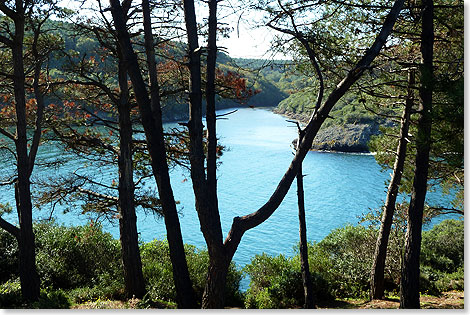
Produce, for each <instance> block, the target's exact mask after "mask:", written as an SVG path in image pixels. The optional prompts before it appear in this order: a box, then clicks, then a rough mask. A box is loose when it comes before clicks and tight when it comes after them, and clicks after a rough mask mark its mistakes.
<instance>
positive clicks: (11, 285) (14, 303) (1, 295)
mask: <svg viewBox="0 0 470 315" xmlns="http://www.w3.org/2000/svg"><path fill="white" fill-rule="evenodd" d="M70 304H71V303H70V300H69V298H68V297H67V295H66V293H65V292H64V291H62V290H51V289H41V293H40V297H39V301H37V302H34V303H32V304H25V303H24V302H23V299H22V297H21V285H20V280H19V279H15V280H9V281H6V282H5V283H3V284H1V285H0V308H49V309H61V308H69V307H70Z"/></svg>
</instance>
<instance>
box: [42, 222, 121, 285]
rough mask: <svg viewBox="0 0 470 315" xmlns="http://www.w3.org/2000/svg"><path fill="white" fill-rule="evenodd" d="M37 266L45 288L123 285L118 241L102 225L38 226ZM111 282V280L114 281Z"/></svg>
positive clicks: (50, 224)
mask: <svg viewBox="0 0 470 315" xmlns="http://www.w3.org/2000/svg"><path fill="white" fill-rule="evenodd" d="M35 233H36V247H37V249H36V255H37V256H36V265H37V268H38V273H39V275H40V277H41V284H42V286H43V287H51V288H56V289H57V288H62V289H73V288H78V287H93V286H95V285H98V284H100V285H104V286H108V285H110V282H115V281H118V282H119V283H120V285H121V286H123V285H122V278H123V275H122V268H121V262H120V245H119V241H117V240H115V239H113V237H112V236H111V234H109V233H105V232H103V231H102V229H101V226H100V225H95V224H92V223H90V224H88V225H84V226H74V227H66V226H58V225H55V224H53V223H41V224H36V225H35ZM111 279H112V280H111Z"/></svg>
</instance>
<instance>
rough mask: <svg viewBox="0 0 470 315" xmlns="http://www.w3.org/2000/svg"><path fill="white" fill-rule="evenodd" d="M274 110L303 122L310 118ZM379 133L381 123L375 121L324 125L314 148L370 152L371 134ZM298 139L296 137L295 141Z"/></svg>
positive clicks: (304, 115) (314, 143)
mask: <svg viewBox="0 0 470 315" xmlns="http://www.w3.org/2000/svg"><path fill="white" fill-rule="evenodd" d="M274 112H275V113H278V114H281V115H284V116H286V117H289V118H290V119H294V120H298V121H300V122H302V123H306V122H307V121H308V118H309V117H308V116H307V115H306V114H304V113H300V114H298V113H297V114H296V113H291V112H287V111H284V110H279V109H278V108H275V109H274ZM379 133H380V131H379V125H378V123H375V122H371V123H356V124H344V125H332V126H328V127H326V128H325V127H322V128H320V131H319V132H318V134H317V136H316V137H315V139H314V140H313V144H312V150H318V151H336V152H357V153H366V152H369V147H368V145H367V143H368V142H369V140H370V138H371V136H374V135H378V134H379ZM296 141H297V140H296V139H294V141H293V142H296Z"/></svg>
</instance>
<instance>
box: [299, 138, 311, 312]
mask: <svg viewBox="0 0 470 315" xmlns="http://www.w3.org/2000/svg"><path fill="white" fill-rule="evenodd" d="M302 138H303V132H302V130H299V143H300V141H302ZM304 199H305V198H304V179H303V174H302V164H301V165H300V166H299V170H298V173H297V204H298V206H299V239H300V245H299V251H300V272H301V273H302V284H303V287H304V308H306V309H312V308H315V301H314V296H313V283H312V278H311V275H310V268H309V264H308V246H307V245H308V243H307V224H306V221H305V201H304Z"/></svg>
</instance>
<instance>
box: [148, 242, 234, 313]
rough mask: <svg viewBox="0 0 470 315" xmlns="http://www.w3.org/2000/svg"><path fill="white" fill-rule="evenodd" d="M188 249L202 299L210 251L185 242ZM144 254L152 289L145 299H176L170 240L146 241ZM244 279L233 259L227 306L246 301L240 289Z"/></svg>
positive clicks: (193, 276) (188, 258)
mask: <svg viewBox="0 0 470 315" xmlns="http://www.w3.org/2000/svg"><path fill="white" fill-rule="evenodd" d="M185 251H186V257H187V261H188V269H189V275H190V277H191V281H192V282H193V287H194V290H195V293H196V297H197V298H196V299H197V300H199V301H201V299H202V294H203V292H204V286H205V282H206V277H207V270H208V266H209V255H208V253H207V251H206V250H199V249H197V248H196V247H195V246H192V245H185ZM141 256H142V265H143V272H144V278H145V279H146V282H147V290H148V295H147V297H146V298H145V299H147V300H150V301H167V302H174V301H176V291H175V285H174V282H173V271H172V266H171V261H170V250H169V246H168V242H167V241H159V240H153V241H152V242H149V243H145V244H143V245H142V246H141ZM240 280H241V272H240V271H238V270H237V269H236V267H235V264H234V263H233V262H232V263H231V265H230V268H229V272H228V275H227V284H226V288H225V290H226V297H225V301H226V305H227V306H240V305H243V302H242V296H241V293H240V291H239V284H240Z"/></svg>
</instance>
